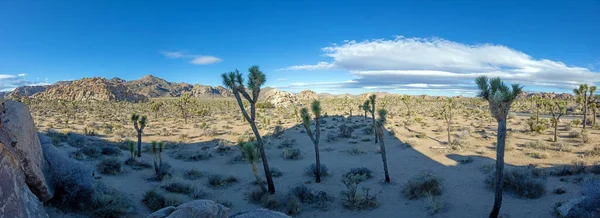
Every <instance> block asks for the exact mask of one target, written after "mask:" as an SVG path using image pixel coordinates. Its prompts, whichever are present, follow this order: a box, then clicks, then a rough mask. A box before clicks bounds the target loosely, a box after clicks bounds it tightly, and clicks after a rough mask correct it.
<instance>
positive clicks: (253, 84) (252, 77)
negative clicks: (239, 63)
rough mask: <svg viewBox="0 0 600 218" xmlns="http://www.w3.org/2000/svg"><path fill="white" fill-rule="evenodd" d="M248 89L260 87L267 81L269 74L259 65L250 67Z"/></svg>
mask: <svg viewBox="0 0 600 218" xmlns="http://www.w3.org/2000/svg"><path fill="white" fill-rule="evenodd" d="M248 72H250V74H248V89H250V90H255V89H257V88H258V89H260V87H261V86H262V85H263V84H264V83H265V82H266V81H267V76H266V75H265V74H264V73H263V72H262V71H260V69H258V66H257V65H254V66H252V67H250V68H249V69H248ZM240 84H241V81H240Z"/></svg>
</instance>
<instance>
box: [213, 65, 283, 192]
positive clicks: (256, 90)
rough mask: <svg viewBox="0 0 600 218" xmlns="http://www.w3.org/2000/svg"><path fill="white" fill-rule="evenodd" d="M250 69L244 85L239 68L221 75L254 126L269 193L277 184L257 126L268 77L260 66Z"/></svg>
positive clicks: (243, 112)
mask: <svg viewBox="0 0 600 218" xmlns="http://www.w3.org/2000/svg"><path fill="white" fill-rule="evenodd" d="M248 71H249V72H250V74H248V82H247V83H246V85H244V79H243V78H242V74H241V73H240V72H239V71H238V70H237V69H236V70H235V71H232V72H229V73H224V74H222V75H221V77H222V78H223V85H224V86H225V87H227V88H229V89H231V92H232V93H233V96H235V99H236V101H237V103H238V106H239V107H240V111H241V112H242V115H243V116H244V118H245V119H246V121H248V123H249V124H250V127H251V128H252V132H253V133H254V136H255V137H256V142H257V145H258V150H259V151H260V157H261V159H262V162H263V169H264V171H265V177H266V179H267V187H268V191H269V193H271V194H274V193H275V184H274V183H273V177H272V176H271V171H270V169H269V162H268V160H267V154H266V152H265V148H264V144H263V141H262V138H261V136H260V132H259V131H258V128H257V127H256V103H257V102H258V96H259V95H260V88H261V86H262V85H264V84H265V82H266V81H267V78H266V76H265V74H264V73H263V72H262V71H260V69H259V68H258V66H252V67H250V69H248ZM248 91H250V93H248ZM242 97H243V98H244V99H245V100H246V101H248V102H249V103H250V113H248V111H247V110H246V107H244V102H243V101H242Z"/></svg>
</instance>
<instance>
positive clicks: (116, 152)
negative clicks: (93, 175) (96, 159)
mask: <svg viewBox="0 0 600 218" xmlns="http://www.w3.org/2000/svg"><path fill="white" fill-rule="evenodd" d="M101 153H102V154H103V155H107V156H121V149H119V148H117V147H112V146H103V147H102V152H101Z"/></svg>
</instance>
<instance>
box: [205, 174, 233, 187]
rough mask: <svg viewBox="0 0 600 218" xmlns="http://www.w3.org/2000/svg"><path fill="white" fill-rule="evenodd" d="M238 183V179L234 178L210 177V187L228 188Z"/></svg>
mask: <svg viewBox="0 0 600 218" xmlns="http://www.w3.org/2000/svg"><path fill="white" fill-rule="evenodd" d="M236 182H237V178H235V177H233V176H228V177H225V176H222V175H211V176H209V177H208V185H209V186H210V187H213V188H222V187H227V186H229V185H231V184H233V183H236Z"/></svg>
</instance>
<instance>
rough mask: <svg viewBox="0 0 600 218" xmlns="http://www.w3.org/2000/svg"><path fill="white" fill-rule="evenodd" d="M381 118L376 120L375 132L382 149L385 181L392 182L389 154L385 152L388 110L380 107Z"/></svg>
mask: <svg viewBox="0 0 600 218" xmlns="http://www.w3.org/2000/svg"><path fill="white" fill-rule="evenodd" d="M377 113H378V114H379V119H377V122H375V126H376V128H375V129H376V131H375V134H377V135H378V136H379V149H380V150H381V161H382V162H383V171H384V172H385V182H386V183H390V174H389V173H388V165H387V154H386V152H385V143H384V141H383V133H384V129H385V128H384V124H385V122H386V115H387V111H386V110H385V109H379V111H377Z"/></svg>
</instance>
